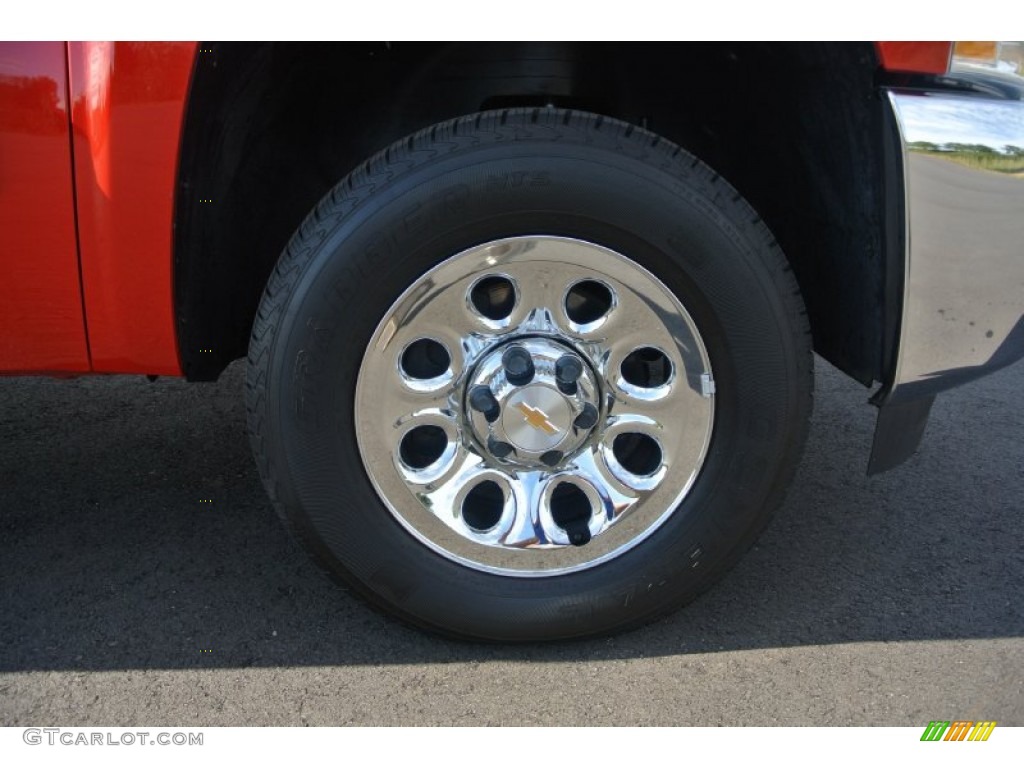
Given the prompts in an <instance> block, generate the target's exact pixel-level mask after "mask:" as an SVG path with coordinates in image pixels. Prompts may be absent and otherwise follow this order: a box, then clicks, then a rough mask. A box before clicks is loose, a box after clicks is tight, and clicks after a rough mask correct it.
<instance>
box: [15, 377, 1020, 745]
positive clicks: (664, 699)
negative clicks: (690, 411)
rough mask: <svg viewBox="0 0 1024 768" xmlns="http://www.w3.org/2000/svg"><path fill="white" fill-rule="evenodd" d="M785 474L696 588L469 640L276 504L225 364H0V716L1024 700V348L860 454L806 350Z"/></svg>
mask: <svg viewBox="0 0 1024 768" xmlns="http://www.w3.org/2000/svg"><path fill="white" fill-rule="evenodd" d="M817 366H818V374H817V393H816V404H815V416H814V421H813V425H812V430H811V435H810V441H809V444H808V448H807V452H806V454H805V456H804V460H803V463H802V465H801V469H800V471H799V473H798V476H797V479H796V483H795V485H794V487H793V489H792V491H791V493H790V495H789V498H788V500H787V502H786V504H785V506H784V507H783V508H782V510H780V512H779V514H778V517H777V518H776V520H775V522H774V523H773V524H772V526H771V527H770V528H769V529H768V530H767V532H766V533H765V534H764V536H763V537H762V538H761V540H760V542H759V544H758V546H757V547H756V548H755V549H754V550H753V551H751V552H750V553H749V554H748V555H747V557H746V558H745V559H744V560H743V561H742V562H741V563H740V565H739V566H738V567H737V568H736V569H735V570H733V571H732V572H731V573H730V574H729V575H728V576H727V577H726V579H725V580H724V581H723V582H722V583H720V584H719V585H718V586H717V587H716V588H715V589H713V590H712V591H711V592H709V593H707V594H705V595H704V596H702V597H701V598H700V599H698V600H697V601H696V602H694V603H693V604H691V605H690V606H689V607H687V608H686V609H684V610H683V611H680V612H679V613H676V614H674V615H673V616H671V617H669V618H666V619H664V620H662V621H660V622H657V623H655V624H653V625H650V626H648V627H646V628H643V629H640V630H637V631H634V632H631V633H628V634H624V635H619V636H616V637H612V638H605V639H600V640H592V641H584V642H573V643H562V644H557V645H549V646H524V647H506V646H495V645H490V646H488V645H473V644H464V643H456V642H451V641H447V640H442V639H439V638H436V637H432V636H429V635H426V634H423V633H422V632H419V631H416V630H413V629H409V628H407V627H405V626H404V625H402V624H399V623H397V622H395V621H393V620H390V619H388V618H385V617H383V616H381V615H379V614H377V613H376V612H374V611H372V610H370V609H369V608H367V607H366V606H365V605H363V604H362V603H361V602H360V601H359V600H358V599H356V598H354V597H353V596H351V595H349V594H348V593H346V592H345V591H344V590H342V589H341V588H339V587H337V586H335V585H334V584H333V583H332V582H331V581H330V580H329V579H327V578H326V577H325V576H324V575H323V574H322V573H321V572H320V571H319V570H318V569H317V568H316V567H315V566H314V565H312V564H311V562H310V561H309V560H308V559H307V557H306V555H305V554H304V553H303V551H302V550H301V549H300V548H299V547H298V546H297V545H296V544H294V543H293V542H292V541H291V540H290V539H289V538H288V536H287V535H286V533H285V532H284V530H283V529H282V528H281V526H280V524H279V523H278V521H277V519H276V517H275V516H274V514H273V512H272V510H271V508H270V505H269V504H268V503H267V501H266V497H265V495H264V492H263V489H262V487H261V485H260V483H259V478H258V477H257V473H256V470H255V467H254V465H253V462H252V459H251V457H250V454H249V446H248V442H247V439H246V433H245V411H244V407H243V403H242V374H243V367H242V364H241V363H236V364H235V365H233V366H232V367H231V368H230V369H229V370H228V372H227V373H226V374H225V375H224V376H223V377H222V378H221V380H220V381H219V382H217V383H215V384H203V385H190V384H186V383H184V382H181V381H177V380H169V379H161V380H158V381H157V382H155V383H149V382H147V381H146V380H145V379H144V378H142V377H96V378H83V379H77V380H72V381H59V380H50V379H42V378H25V379H0V725H55V724H62V725H100V724H102V725H131V724H137V723H147V724H152V723H159V724H161V725H167V726H199V725H289V724H294V725H300V724H333V725H343V724H364V725H378V724H380V725H383V724H404V725H427V724H457V725H484V724H504V725H540V724H550V725H585V724H590V725H619V724H623V725H626V724H652V725H653V724H657V725H716V724H725V725H854V724H856V725H917V726H921V727H924V725H925V724H927V722H928V721H929V720H935V719H944V720H954V719H967V720H981V719H989V720H996V721H997V722H999V723H1000V724H1001V725H1024V601H1022V595H1024V513H1022V502H1024V443H1022V436H1024V429H1022V427H1024V411H1022V409H1021V392H1022V390H1024V364H1018V365H1017V366H1014V367H1011V368H1009V369H1006V370H1004V371H1001V372H999V373H997V374H995V375H993V376H991V377H988V378H985V379H982V380H979V381H977V382H973V383H971V384H969V385H967V386H964V387H962V388H960V389H958V390H955V391H953V392H950V393H948V394H946V395H944V396H941V397H940V398H939V399H938V401H937V402H936V405H935V407H934V409H933V415H932V420H931V422H930V424H929V427H928V430H927V432H926V434H925V439H924V444H923V445H922V447H921V449H920V450H919V451H918V453H917V454H916V455H915V456H914V457H913V458H912V459H911V460H910V461H909V462H908V463H907V464H905V465H904V466H902V467H900V468H898V469H896V470H894V471H892V472H889V473H887V474H884V475H881V476H877V477H872V478H868V477H866V476H865V474H864V467H865V466H866V463H867V456H868V451H869V449H870V445H871V434H872V429H873V418H874V411H873V409H872V408H870V407H868V406H866V405H865V400H866V398H867V396H868V394H869V393H868V392H867V390H864V389H863V388H862V387H860V386H859V385H858V384H856V383H853V382H851V381H849V380H848V379H846V378H844V377H843V376H842V375H840V374H838V373H837V372H836V371H834V370H833V369H831V368H830V367H829V366H828V365H827V364H826V363H824V362H823V361H821V360H818V361H817Z"/></svg>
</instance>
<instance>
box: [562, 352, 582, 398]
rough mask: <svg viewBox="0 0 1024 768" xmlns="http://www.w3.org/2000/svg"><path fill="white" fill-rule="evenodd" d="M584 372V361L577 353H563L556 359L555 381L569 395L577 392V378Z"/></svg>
mask: <svg viewBox="0 0 1024 768" xmlns="http://www.w3.org/2000/svg"><path fill="white" fill-rule="evenodd" d="M582 374H583V363H581V362H580V359H579V358H578V357H576V355H562V356H561V357H560V358H558V360H556V361H555V381H556V382H557V383H558V388H559V389H560V390H561V391H562V392H564V393H565V394H567V395H575V394H576V380H577V379H578V378H579V377H580V376H581V375H582Z"/></svg>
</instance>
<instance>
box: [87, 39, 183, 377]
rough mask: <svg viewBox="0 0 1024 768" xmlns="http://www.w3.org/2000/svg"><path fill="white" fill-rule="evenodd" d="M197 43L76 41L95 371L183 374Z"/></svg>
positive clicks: (92, 346) (89, 294)
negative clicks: (180, 328)
mask: <svg viewBox="0 0 1024 768" xmlns="http://www.w3.org/2000/svg"><path fill="white" fill-rule="evenodd" d="M195 52H196V44H195V43H71V44H70V45H69V47H68V54H69V55H68V59H69V63H70V75H71V76H70V80H71V99H72V104H73V107H72V126H73V138H74V153H75V158H74V162H75V185H76V189H77V199H78V223H79V238H80V242H81V246H80V247H81V262H82V285H83V293H84V296H85V309H86V317H87V318H88V324H89V346H90V349H91V351H92V370H93V371H95V372H111V373H149V374H169V375H180V374H181V366H180V364H179V361H178V348H177V341H176V333H175V327H174V305H173V301H174V295H173V290H172V288H173V286H172V277H173V275H172V271H173V265H174V260H173V227H174V193H175V189H176V187H177V183H176V182H177V178H176V176H177V169H178V149H179V140H180V136H181V125H182V119H183V116H184V111H185V101H186V98H187V96H188V85H189V80H190V77H191V73H192V65H193V61H194V58H195Z"/></svg>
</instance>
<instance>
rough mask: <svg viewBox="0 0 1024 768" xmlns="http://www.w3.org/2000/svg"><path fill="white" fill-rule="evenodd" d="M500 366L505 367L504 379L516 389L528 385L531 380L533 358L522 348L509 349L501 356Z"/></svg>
mask: <svg viewBox="0 0 1024 768" xmlns="http://www.w3.org/2000/svg"><path fill="white" fill-rule="evenodd" d="M501 364H502V365H503V366H505V378H507V379H508V383H509V384H512V385H513V386H516V387H521V386H523V385H524V384H529V383H530V381H531V380H532V379H533V373H534V368H533V358H531V357H530V353H529V352H527V351H526V350H525V349H523V348H522V347H519V346H516V347H509V348H508V349H506V350H505V354H503V355H502V356H501Z"/></svg>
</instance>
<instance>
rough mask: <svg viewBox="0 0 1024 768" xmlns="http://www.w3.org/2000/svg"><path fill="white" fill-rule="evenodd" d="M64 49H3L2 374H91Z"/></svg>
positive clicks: (0, 69)
mask: <svg viewBox="0 0 1024 768" xmlns="http://www.w3.org/2000/svg"><path fill="white" fill-rule="evenodd" d="M67 81H68V77H67V59H66V57H65V45H64V43H4V44H3V45H2V46H0V371H2V372H4V373H35V372H47V373H62V372H75V371H88V370H89V351H88V348H87V345H86V335H85V323H84V318H83V314H82V290H81V285H80V283H79V279H78V248H77V244H76V240H75V202H74V191H73V184H72V175H71V144H70V140H69V130H70V124H69V118H68V90H67Z"/></svg>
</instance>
